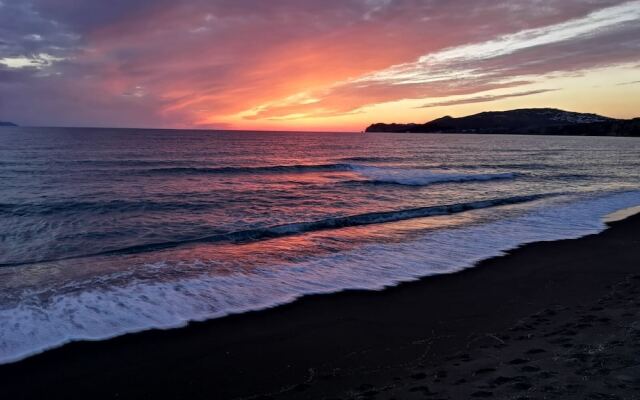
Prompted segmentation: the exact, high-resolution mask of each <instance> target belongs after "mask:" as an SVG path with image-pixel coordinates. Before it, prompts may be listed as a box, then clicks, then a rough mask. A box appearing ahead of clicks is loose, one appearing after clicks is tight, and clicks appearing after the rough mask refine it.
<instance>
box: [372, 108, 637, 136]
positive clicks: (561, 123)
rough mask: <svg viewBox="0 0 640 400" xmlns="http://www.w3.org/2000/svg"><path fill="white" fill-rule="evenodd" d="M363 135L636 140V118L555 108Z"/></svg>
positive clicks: (388, 127) (377, 127)
mask: <svg viewBox="0 0 640 400" xmlns="http://www.w3.org/2000/svg"><path fill="white" fill-rule="evenodd" d="M366 132H415V133H478V134H531V135H579V136H640V118H635V119H630V120H624V119H615V118H609V117H604V116H602V115H597V114H584V113H576V112H570V111H563V110H558V109H555V108H525V109H519V110H510V111H490V112H482V113H479V114H474V115H469V116H467V117H461V118H454V117H450V116H446V117H442V118H438V119H434V120H433V121H430V122H427V123H424V124H380V123H378V124H373V125H371V126H369V127H368V128H367V129H366Z"/></svg>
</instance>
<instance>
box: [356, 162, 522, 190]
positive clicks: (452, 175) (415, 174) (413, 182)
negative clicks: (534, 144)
mask: <svg viewBox="0 0 640 400" xmlns="http://www.w3.org/2000/svg"><path fill="white" fill-rule="evenodd" d="M353 170H354V171H356V172H357V173H359V174H360V175H362V176H363V177H365V178H367V179H368V181H367V183H373V184H396V185H407V186H427V185H432V184H436V183H456V182H457V183H460V182H478V181H493V180H510V179H515V178H517V177H518V176H520V175H519V174H516V173H512V172H503V173H475V174H464V173H456V172H434V171H432V170H424V169H409V168H394V167H387V168H379V167H372V166H354V167H353Z"/></svg>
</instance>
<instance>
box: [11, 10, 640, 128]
mask: <svg viewBox="0 0 640 400" xmlns="http://www.w3.org/2000/svg"><path fill="white" fill-rule="evenodd" d="M525 107H557V108H562V109H566V110H571V111H579V112H594V113H599V114H604V115H608V116H612V117H619V118H631V117H640V1H639V0H634V1H628V0H627V1H619V0H512V1H508V0H505V1H496V0H322V1H318V0H109V1H102V0H100V1H98V0H0V120H8V121H12V122H15V123H18V124H21V125H26V126H100V127H148V128H198V129H244V130H255V129H260V130H305V131H307V130H318V131H359V130H362V129H364V128H365V127H366V126H367V125H369V124H371V123H374V122H426V121H429V120H431V119H434V118H437V117H441V116H443V115H452V116H462V115H468V114H473V113H476V112H480V111H486V110H506V109H513V108H525Z"/></svg>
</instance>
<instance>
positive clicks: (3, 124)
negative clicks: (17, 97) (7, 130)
mask: <svg viewBox="0 0 640 400" xmlns="http://www.w3.org/2000/svg"><path fill="white" fill-rule="evenodd" d="M0 126H18V125H16V124H14V123H13V122H8V121H0Z"/></svg>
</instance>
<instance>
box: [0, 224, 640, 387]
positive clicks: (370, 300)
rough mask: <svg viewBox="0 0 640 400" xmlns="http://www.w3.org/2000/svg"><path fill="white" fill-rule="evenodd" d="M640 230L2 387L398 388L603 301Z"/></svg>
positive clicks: (85, 357)
mask: <svg viewBox="0 0 640 400" xmlns="http://www.w3.org/2000/svg"><path fill="white" fill-rule="evenodd" d="M638 231H640V215H634V216H631V217H629V218H626V219H624V220H622V221H619V222H613V223H610V228H609V229H607V230H605V231H604V232H602V233H599V234H595V235H590V236H586V237H583V238H580V239H569V240H561V241H556V242H540V243H532V244H527V245H524V246H522V247H520V248H518V249H516V250H513V251H510V252H507V254H506V255H505V256H501V257H497V258H492V259H489V260H486V261H482V262H480V263H479V264H478V265H477V266H476V267H475V268H470V269H466V270H464V271H461V272H458V273H454V274H451V275H439V276H431V277H427V278H424V279H421V280H419V281H415V282H410V283H403V284H400V285H398V286H396V287H392V288H388V289H386V290H384V291H380V292H368V291H347V292H341V293H336V294H329V295H315V296H308V297H304V298H302V299H300V300H298V301H296V302H294V303H291V304H287V305H283V306H280V307H276V308H273V309H268V310H263V311H256V312H250V313H246V314H240V315H232V316H229V317H225V318H222V319H218V320H211V321H206V322H200V323H193V324H190V325H189V326H188V327H186V328H183V329H177V330H171V331H147V332H141V333H137V334H131V335H127V336H123V337H119V338H115V339H112V340H108V341H104V342H78V343H72V344H70V345H67V346H64V347H62V348H59V349H56V350H51V351H48V352H46V353H43V354H41V355H37V356H34V357H32V358H29V359H26V360H24V361H21V362H18V363H15V364H8V365H3V366H0V385H1V387H2V388H3V389H4V391H5V392H6V393H7V395H8V396H10V397H11V396H12V397H15V398H37V397H42V396H48V397H64V398H115V397H116V394H118V396H117V398H146V397H149V398H151V397H159V396H162V397H163V398H166V397H170V398H239V397H243V396H244V397H247V396H252V395H260V394H267V393H271V394H272V395H271V396H272V397H276V398H280V397H282V398H323V397H331V396H333V397H336V396H337V395H338V394H339V393H342V392H346V391H352V392H353V390H354V388H358V387H365V386H367V385H370V384H371V383H376V386H377V385H383V384H384V383H385V382H387V383H388V384H391V383H393V382H394V378H395V377H398V376H403V375H406V373H407V371H408V370H409V369H411V368H413V369H415V367H416V366H417V365H419V364H422V363H427V362H428V363H435V364H438V363H439V362H442V361H443V360H445V359H446V358H447V357H450V356H451V355H452V354H455V353H459V352H460V351H462V350H463V349H466V350H465V351H468V350H469V348H470V347H469V343H470V342H469V338H470V337H473V336H474V335H478V334H481V335H484V334H486V333H489V332H500V331H504V330H507V329H509V327H511V326H513V325H514V324H515V323H516V322H517V321H518V320H519V319H522V318H525V317H527V316H529V315H531V314H533V313H536V312H539V311H541V310H544V309H547V308H549V307H555V306H557V305H562V306H563V307H571V306H577V305H580V304H584V303H588V302H594V301H597V300H598V299H599V298H600V297H602V296H604V295H606V294H607V292H608V291H610V286H611V285H615V284H617V283H619V282H622V281H624V280H625V279H627V278H628V276H629V275H631V274H634V273H640V270H636V266H637V264H638V260H640V250H639V249H638V246H637V243H638V242H637V239H634V237H635V238H637V237H638V236H639V235H638ZM471 347H473V345H472V346H471ZM427 351H428V353H425V352H427ZM424 354H428V357H427V360H426V361H425V358H424V357H422V356H423V355H424ZM363 385H365V386H363ZM367 387H368V386H367ZM395 387H400V386H399V385H397V384H396V385H395ZM283 389H285V390H283ZM363 390H364V389H363ZM278 392H281V393H280V394H279V395H277V396H274V395H273V394H274V393H278ZM356 392H357V390H356ZM353 393H355V392H353ZM413 393H414V394H415V393H417V394H420V392H419V391H417V392H413ZM337 397H340V396H337ZM263 398H268V397H263Z"/></svg>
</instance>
